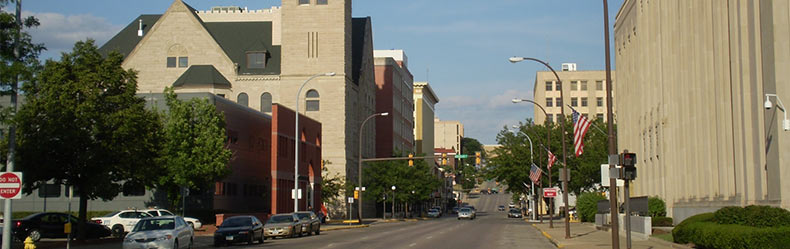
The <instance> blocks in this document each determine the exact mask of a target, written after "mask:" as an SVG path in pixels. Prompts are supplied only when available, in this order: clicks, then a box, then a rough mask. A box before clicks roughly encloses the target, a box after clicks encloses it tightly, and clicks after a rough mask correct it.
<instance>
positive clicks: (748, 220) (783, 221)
mask: <svg viewBox="0 0 790 249" xmlns="http://www.w3.org/2000/svg"><path fill="white" fill-rule="evenodd" d="M714 221H715V222H716V223H718V224H734V225H744V226H753V227H779V226H790V211H787V210H785V209H783V208H776V207H769V206H746V207H745V208H742V207H724V208H721V209H719V210H718V211H716V212H715V213H714Z"/></svg>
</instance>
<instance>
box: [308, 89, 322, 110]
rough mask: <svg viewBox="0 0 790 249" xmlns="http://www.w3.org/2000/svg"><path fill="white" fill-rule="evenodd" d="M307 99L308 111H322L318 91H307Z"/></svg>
mask: <svg viewBox="0 0 790 249" xmlns="http://www.w3.org/2000/svg"><path fill="white" fill-rule="evenodd" d="M305 97H306V101H307V105H306V106H307V110H308V111H318V110H320V109H321V108H320V105H319V101H320V100H319V98H318V97H319V95H318V91H316V90H310V91H307V95H306V96H305Z"/></svg>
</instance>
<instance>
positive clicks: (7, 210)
mask: <svg viewBox="0 0 790 249" xmlns="http://www.w3.org/2000/svg"><path fill="white" fill-rule="evenodd" d="M16 29H17V30H16V34H15V35H14V59H15V61H14V63H19V62H20V59H19V58H20V51H19V49H20V48H19V36H20V35H21V33H22V0H16ZM14 74H15V75H14V82H13V83H12V85H11V109H12V111H13V113H14V115H16V111H17V105H16V101H17V88H18V87H19V86H18V84H19V72H14ZM15 158H16V125H14V124H13V123H11V125H10V126H9V127H8V161H7V162H6V168H5V171H6V172H13V171H14V161H15ZM11 219H12V216H11V199H6V200H5V207H4V208H3V222H4V223H5V224H6V225H5V229H3V247H2V249H11V226H10V224H11Z"/></svg>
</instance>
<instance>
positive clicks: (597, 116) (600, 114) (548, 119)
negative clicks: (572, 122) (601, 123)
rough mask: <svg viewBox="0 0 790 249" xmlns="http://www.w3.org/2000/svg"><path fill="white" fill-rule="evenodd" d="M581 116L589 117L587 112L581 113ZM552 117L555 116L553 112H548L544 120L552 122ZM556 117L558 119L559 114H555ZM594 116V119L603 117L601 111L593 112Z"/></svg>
mask: <svg viewBox="0 0 790 249" xmlns="http://www.w3.org/2000/svg"><path fill="white" fill-rule="evenodd" d="M582 116H584V117H585V118H589V115H587V113H583V114H582ZM554 117H555V115H554V114H549V115H548V116H546V120H547V121H549V122H552V123H554ZM556 117H557V119H559V118H560V115H559V114H557V115H556ZM595 118H596V119H603V113H598V114H595Z"/></svg>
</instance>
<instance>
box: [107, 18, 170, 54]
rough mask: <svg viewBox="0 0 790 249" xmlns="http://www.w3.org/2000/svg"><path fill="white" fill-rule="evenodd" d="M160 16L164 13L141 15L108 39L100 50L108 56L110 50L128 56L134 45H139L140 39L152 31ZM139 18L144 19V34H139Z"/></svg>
mask: <svg viewBox="0 0 790 249" xmlns="http://www.w3.org/2000/svg"><path fill="white" fill-rule="evenodd" d="M160 17H162V15H140V16H139V17H137V18H135V19H134V20H133V21H132V22H131V23H129V25H127V26H126V27H125V28H123V29H122V30H121V31H120V32H118V34H116V35H115V36H114V37H113V38H112V39H110V40H109V41H107V43H105V44H104V45H103V46H101V48H99V52H100V53H101V54H102V55H104V56H107V54H109V53H110V51H116V52H118V53H121V54H122V55H123V57H124V58H126V56H128V55H129V53H131V52H132V50H134V47H136V46H137V43H140V40H142V39H143V37H145V36H146V35H148V32H150V31H151V28H152V27H153V26H154V23H156V22H157V21H159V18H160ZM139 20H143V36H137V29H138V28H139Z"/></svg>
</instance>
